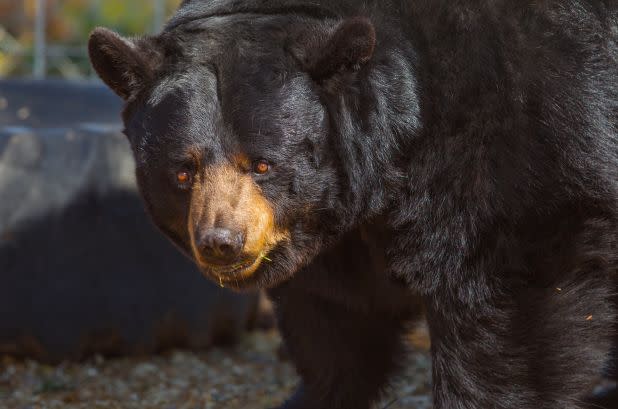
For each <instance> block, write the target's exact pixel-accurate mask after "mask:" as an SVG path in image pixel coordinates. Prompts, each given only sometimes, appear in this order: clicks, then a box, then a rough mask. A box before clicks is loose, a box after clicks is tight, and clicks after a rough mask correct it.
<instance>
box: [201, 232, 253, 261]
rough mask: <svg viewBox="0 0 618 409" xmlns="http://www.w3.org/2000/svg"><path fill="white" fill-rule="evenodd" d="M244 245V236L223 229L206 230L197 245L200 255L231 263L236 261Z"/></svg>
mask: <svg viewBox="0 0 618 409" xmlns="http://www.w3.org/2000/svg"><path fill="white" fill-rule="evenodd" d="M244 245H245V238H244V234H242V233H239V232H234V231H232V230H230V229H224V228H213V229H210V230H207V231H206V232H205V233H204V234H203V235H202V238H201V240H200V243H199V247H200V250H201V252H202V255H204V256H205V257H206V258H208V259H209V260H216V261H219V262H231V261H234V260H235V259H237V258H238V256H239V255H240V253H241V252H242V249H243V247H244Z"/></svg>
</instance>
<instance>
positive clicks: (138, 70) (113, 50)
mask: <svg viewBox="0 0 618 409" xmlns="http://www.w3.org/2000/svg"><path fill="white" fill-rule="evenodd" d="M88 54H89V56H90V61H91V63H92V67H93V68H94V70H95V71H96V72H97V74H98V75H99V77H100V78H101V79H102V80H103V82H104V83H105V84H107V86H109V87H110V88H111V89H112V90H113V91H114V92H115V93H116V94H118V95H119V96H120V97H121V98H123V99H124V100H128V99H130V98H131V97H133V96H135V94H137V92H139V91H140V90H141V89H142V88H143V87H144V86H145V84H146V82H147V81H148V80H149V79H150V77H151V76H152V71H153V68H152V65H151V64H152V59H150V58H148V57H147V53H146V52H145V51H144V49H143V44H138V43H137V42H135V41H133V40H130V39H127V38H124V37H121V36H120V35H118V34H116V33H114V32H113V31H111V30H108V29H106V28H101V27H99V28H96V29H94V31H93V32H92V33H91V34H90V39H89V41H88Z"/></svg>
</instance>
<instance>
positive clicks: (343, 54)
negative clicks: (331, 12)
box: [308, 17, 376, 81]
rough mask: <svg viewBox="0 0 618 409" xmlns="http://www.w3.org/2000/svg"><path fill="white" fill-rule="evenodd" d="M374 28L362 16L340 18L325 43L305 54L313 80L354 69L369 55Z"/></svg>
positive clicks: (372, 50) (374, 33) (366, 59)
mask: <svg viewBox="0 0 618 409" xmlns="http://www.w3.org/2000/svg"><path fill="white" fill-rule="evenodd" d="M375 46H376V32H375V28H374V27H373V24H371V22H370V21H369V19H367V18H365V17H353V18H349V19H346V20H343V21H342V22H341V23H339V25H338V26H337V27H336V28H335V30H334V32H333V33H332V34H331V35H330V37H329V38H328V40H327V42H326V44H322V45H321V46H318V47H314V49H313V50H312V51H310V52H309V56H308V71H309V73H310V74H311V76H312V77H313V79H315V80H317V81H321V80H325V79H328V78H330V77H332V76H333V75H335V74H337V73H339V72H346V71H356V70H358V69H360V67H361V66H362V65H363V64H365V63H366V62H368V61H369V60H370V59H371V57H372V56H373V52H374V49H375Z"/></svg>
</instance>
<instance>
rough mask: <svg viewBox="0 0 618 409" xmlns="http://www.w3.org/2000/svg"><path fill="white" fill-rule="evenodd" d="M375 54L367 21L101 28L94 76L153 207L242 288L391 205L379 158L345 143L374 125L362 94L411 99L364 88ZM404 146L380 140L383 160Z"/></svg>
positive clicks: (92, 45) (269, 280)
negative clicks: (115, 99)
mask: <svg viewBox="0 0 618 409" xmlns="http://www.w3.org/2000/svg"><path fill="white" fill-rule="evenodd" d="M375 45H376V32H375V29H374V26H373V25H372V23H371V22H370V21H369V20H368V19H366V18H362V17H352V18H346V19H325V18H319V19H318V18H314V17H309V16H297V15H259V14H253V13H249V14H242V13H240V14H229V15H220V16H210V17H207V18H200V19H196V20H192V21H188V22H184V23H183V24H182V25H179V26H177V27H173V28H168V29H166V30H164V31H163V32H162V33H161V34H159V35H157V36H152V37H144V38H138V39H129V38H123V37H121V36H119V35H118V34H116V33H114V32H112V31H110V30H107V29H104V28H99V29H96V30H95V31H94V32H93V33H92V35H91V38H90V41H89V53H90V58H91V61H92V64H93V67H94V68H95V70H96V72H97V73H98V74H99V76H100V77H101V79H102V80H103V81H104V82H105V83H106V84H107V85H108V86H109V87H110V88H111V89H112V90H114V91H115V92H116V93H117V94H118V95H120V96H121V97H122V98H123V99H124V100H125V101H126V105H125V109H124V112H123V120H124V125H125V133H126V135H127V136H128V138H129V140H130V143H131V146H132V149H133V152H134V155H135V159H136V175H137V181H138V186H139V190H140V193H141V195H142V197H143V199H144V201H145V204H146V207H147V209H148V211H149V213H150V215H151V217H152V219H153V221H154V222H155V224H156V225H157V226H158V227H159V228H160V229H161V230H162V231H163V232H164V233H165V235H167V236H168V237H169V238H170V239H171V240H172V241H173V242H174V243H175V244H176V245H177V246H178V247H179V248H180V249H181V250H182V251H183V252H184V253H185V254H187V255H188V256H189V257H191V258H192V259H193V260H194V261H195V262H196V263H197V265H198V266H199V267H200V269H201V271H202V272H203V273H204V275H206V276H207V277H209V278H211V279H212V280H214V281H215V282H217V283H219V284H220V285H222V286H226V287H230V288H234V289H245V288H257V287H260V288H264V287H272V286H275V285H277V284H279V283H281V282H283V281H284V280H286V279H288V278H289V277H291V276H292V274H293V273H294V272H295V271H297V270H298V269H299V268H301V267H302V266H304V265H306V264H307V263H308V262H309V261H310V260H311V259H312V258H313V257H314V256H315V255H316V254H318V253H319V251H320V250H321V249H323V248H324V246H326V245H328V244H329V243H332V242H333V240H335V239H336V238H337V237H340V236H341V234H342V233H343V232H345V231H346V230H347V229H348V228H349V226H350V225H351V224H353V223H354V220H355V219H356V218H357V216H358V214H360V213H361V212H365V213H367V212H366V210H367V208H368V207H371V206H374V207H379V206H382V205H384V203H385V199H384V198H383V197H382V196H380V197H378V198H376V197H373V196H374V195H376V194H377V193H376V192H377V191H379V190H380V189H378V187H379V186H378V185H380V184H381V183H383V181H380V180H375V178H373V179H372V180H373V182H372V184H367V183H364V182H363V180H364V179H365V176H364V175H363V172H368V173H367V174H368V175H369V174H370V173H371V172H375V171H376V169H372V167H375V166H377V165H376V163H377V161H378V159H377V158H372V157H371V155H375V154H376V153H375V152H371V153H370V154H361V156H362V158H356V159H355V155H356V154H357V153H358V152H357V151H358V149H356V148H355V147H354V146H355V143H352V142H350V141H348V142H345V143H344V142H342V141H341V140H338V139H337V137H334V136H333V135H334V134H337V133H341V132H343V131H341V128H345V129H347V131H346V132H362V130H363V129H364V128H366V127H367V126H366V124H365V123H364V122H363V120H362V119H358V120H357V119H355V118H360V117H363V118H364V116H363V115H364V114H366V112H365V111H367V112H369V111H372V109H370V108H368V107H367V104H368V103H367V102H364V103H362V104H361V103H358V101H360V99H361V97H362V98H363V99H364V100H365V101H371V102H370V103H369V104H370V105H371V106H378V105H380V103H381V102H380V101H379V100H380V98H388V97H392V95H391V94H392V93H394V94H397V93H398V92H400V91H397V90H394V89H393V90H388V89H383V90H381V91H380V92H382V94H383V95H382V94H381V95H382V96H376V95H374V94H372V93H371V90H370V88H369V87H368V86H367V85H363V84H371V83H374V82H375V81H371V80H370V79H368V78H366V77H367V76H368V75H370V74H369V72H370V71H371V70H370V68H369V66H370V65H371V64H370V63H371V61H372V59H374V57H375V55H374V51H375V49H376V48H375ZM410 81H411V80H410ZM406 85H409V84H406ZM383 88H384V87H383ZM363 93H369V94H371V95H370V96H371V97H370V98H368V97H367V96H363V95H361V94H363ZM385 109H386V108H385ZM393 109H394V110H395V111H398V112H399V111H401V109H400V108H397V107H395V108H393ZM406 109H409V107H406ZM404 110H405V109H404ZM343 111H346V112H347V114H345V115H344V113H343ZM350 112H352V114H350ZM400 113H401V112H400ZM369 116H371V115H369ZM374 122H375V121H374ZM392 143H394V142H392V141H391V142H389V138H388V137H384V140H382V141H380V142H377V141H376V144H377V145H380V146H381V148H380V149H379V150H381V151H383V150H384V148H383V147H384V146H387V145H389V144H392ZM362 149H369V150H371V151H375V150H377V146H372V145H371V144H370V143H367V144H364V145H363V148H362ZM342 151H343V153H342ZM382 153H384V152H382ZM342 155H344V156H345V157H342ZM368 156H369V157H368ZM386 156H388V155H386ZM346 161H349V163H347V164H346V163H345V162H346ZM350 166H352V167H353V168H354V169H355V170H354V171H352V172H351V173H353V175H350V171H349V169H348V168H349V167H350ZM378 169H379V166H378ZM361 191H369V193H368V195H369V196H367V195H363V194H362V192H361ZM361 209H363V210H361Z"/></svg>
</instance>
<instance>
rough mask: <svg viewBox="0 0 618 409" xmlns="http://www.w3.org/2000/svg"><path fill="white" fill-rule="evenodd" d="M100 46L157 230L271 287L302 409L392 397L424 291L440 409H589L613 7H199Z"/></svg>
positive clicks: (190, 3) (102, 39) (617, 83)
mask: <svg viewBox="0 0 618 409" xmlns="http://www.w3.org/2000/svg"><path fill="white" fill-rule="evenodd" d="M89 51H90V56H91V60H92V63H93V66H94V67H95V69H96V71H97V72H98V73H99V75H100V76H101V78H102V79H103V80H104V81H105V82H106V83H107V84H108V85H109V86H110V87H111V88H112V89H114V90H115V91H116V92H117V93H118V94H119V95H121V96H122V97H123V98H124V99H125V100H126V108H125V110H124V113H123V118H124V123H125V125H126V134H127V136H128V138H129V139H130V141H131V144H132V146H133V149H134V152H135V158H136V162H137V176H138V180H139V186H140V190H141V193H142V195H143V198H144V200H145V203H146V206H147V208H148V210H149V212H150V214H151V216H152V219H153V220H154V222H155V223H156V224H157V225H158V226H159V227H160V229H161V230H162V231H163V232H164V233H165V234H166V235H167V236H168V237H169V238H170V239H171V240H172V241H173V242H174V243H176V245H177V246H178V247H179V248H180V249H182V251H184V252H185V253H186V254H187V255H188V256H190V257H191V258H192V259H193V260H195V262H196V263H197V264H198V266H199V267H200V268H201V270H202V271H203V273H204V275H206V276H207V277H210V278H211V279H213V280H214V281H215V282H217V283H219V284H220V285H222V286H226V287H229V288H234V289H239V290H240V289H255V288H268V289H269V290H270V294H271V296H272V298H273V299H274V301H275V303H276V306H277V311H278V316H279V320H280V325H281V330H282V333H283V335H284V338H285V340H286V343H287V345H288V348H289V350H290V354H291V356H292V359H293V360H294V363H295V364H296V367H297V369H298V372H299V374H300V376H301V378H302V384H301V385H300V386H299V389H298V391H297V393H296V395H295V396H294V397H292V399H291V400H289V401H288V402H287V403H285V404H284V406H283V407H284V408H286V409H326V408H329V409H336V408H337V409H342V408H343V409H367V408H369V407H371V405H372V404H373V403H374V402H375V401H376V399H377V398H378V397H379V396H380V393H381V391H382V390H383V388H384V386H385V384H386V383H387V382H388V378H389V375H391V374H392V373H393V372H394V371H395V370H396V368H397V364H398V362H399V357H400V354H401V350H402V347H401V335H402V333H403V331H404V328H405V324H406V322H407V320H408V319H409V318H410V315H411V314H410V313H409V310H410V308H409V305H410V303H409V302H408V301H407V300H408V299H411V298H412V297H413V295H412V294H413V292H415V293H418V294H420V295H421V297H422V299H423V304H424V308H425V310H426V313H427V317H428V322H429V326H430V333H431V337H432V359H433V383H434V386H433V389H434V390H433V398H434V405H435V407H436V408H438V409H447V408H448V409H455V408H457V409H487V408H497V409H515V408H517V409H556V408H568V409H581V408H584V407H585V404H584V403H583V401H582V398H583V396H584V395H585V393H586V392H587V391H588V390H589V388H590V387H591V385H592V383H593V381H594V379H595V377H597V376H598V375H599V374H600V373H601V372H602V371H603V370H604V368H605V366H606V365H607V362H608V360H609V356H610V351H611V349H612V345H613V344H614V343H615V332H616V328H615V326H616V314H617V305H616V298H615V297H616V292H617V289H618V287H617V284H618V283H617V280H618V4H617V2H616V1H615V0H596V1H592V0H546V1H538V2H528V1H511V0H492V1H489V0H418V1H412V0H409V1H404V0H398V1H397V0H390V1H377V0H364V1H360V0H357V1H355V0H346V1H330V0H306V1H302V0H289V1H282V0H271V1H268V0H213V1H200V0H187V1H185V2H184V3H183V4H182V6H181V8H180V9H179V11H178V12H177V13H176V15H175V16H174V17H173V18H172V19H171V20H170V22H169V23H168V25H167V26H166V28H165V29H164V30H163V32H162V33H160V34H159V35H156V36H152V37H144V38H139V39H126V38H122V37H120V36H118V35H116V34H114V33H113V32H111V31H108V30H106V29H97V30H95V31H94V32H93V34H92V37H91V39H90V43H89ZM357 241H360V243H364V247H360V248H361V249H362V251H359V252H358V254H357V255H355V251H354V250H353V249H354V248H355V247H356V246H357V244H358V243H357ZM342 246H343V251H344V253H345V254H346V255H347V254H350V256H349V257H350V263H349V264H348V263H345V262H343V263H339V264H338V265H335V266H333V265H331V264H329V262H330V261H331V260H333V259H335V260H338V259H337V254H339V253H337V252H338V251H339V250H340V249H341V247H342ZM365 266H366V268H368V269H372V270H373V271H378V272H379V274H377V275H376V274H372V273H366V272H365V271H364V269H365ZM338 271H340V272H338Z"/></svg>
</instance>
